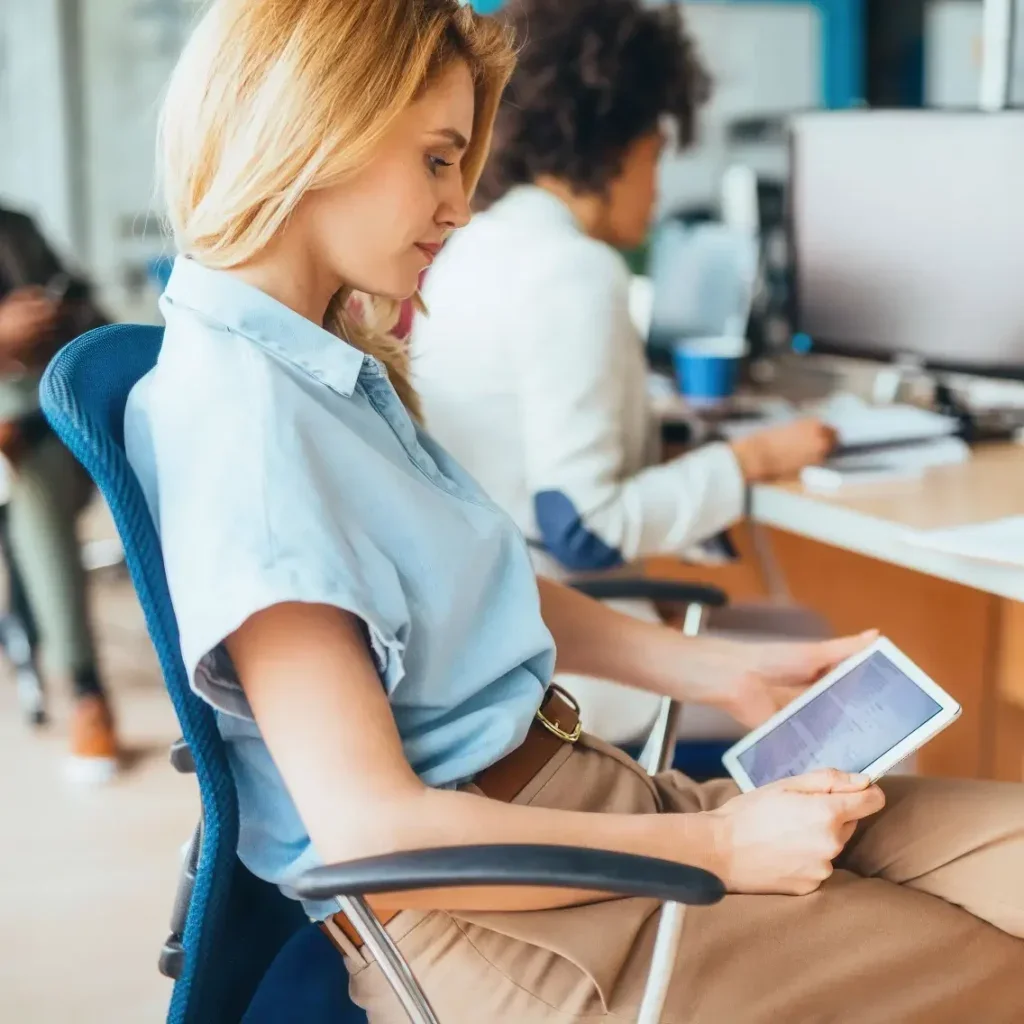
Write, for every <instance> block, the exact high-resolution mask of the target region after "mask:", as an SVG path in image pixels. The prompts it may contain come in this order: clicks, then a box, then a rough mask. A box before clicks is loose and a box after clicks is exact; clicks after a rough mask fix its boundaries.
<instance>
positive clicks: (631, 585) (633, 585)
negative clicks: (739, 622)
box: [569, 575, 729, 608]
mask: <svg viewBox="0 0 1024 1024" xmlns="http://www.w3.org/2000/svg"><path fill="white" fill-rule="evenodd" d="M569 586H570V587H572V588H573V589H574V590H578V591H579V592H580V593H581V594H586V595H587V597H593V598H595V599H596V600H598V601H613V600H616V599H619V600H639V599H644V600H647V601H675V602H678V603H679V604H702V605H706V606H707V607H708V608H722V607H724V606H725V605H727V604H728V603H729V598H728V597H727V596H726V594H725V592H724V591H722V590H719V589H718V587H712V586H709V585H708V584H706V583H685V582H679V583H676V582H673V581H672V580H653V579H645V578H644V577H642V576H615V575H608V576H595V577H594V578H593V579H580V580H570V581H569Z"/></svg>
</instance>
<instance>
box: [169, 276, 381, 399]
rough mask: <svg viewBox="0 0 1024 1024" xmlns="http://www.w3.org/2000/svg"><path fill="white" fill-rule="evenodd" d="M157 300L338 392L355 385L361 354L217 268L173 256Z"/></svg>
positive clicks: (344, 393) (344, 391) (347, 389)
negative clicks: (224, 330) (232, 334)
mask: <svg viewBox="0 0 1024 1024" xmlns="http://www.w3.org/2000/svg"><path fill="white" fill-rule="evenodd" d="M161 302H169V303H170V304H171V305H172V306H183V307H186V308H188V309H191V310H192V311H194V312H196V313H198V314H200V315H201V316H203V317H205V318H207V319H208V320H213V321H215V322H216V323H219V324H220V325H221V326H223V327H226V328H227V329H228V330H231V331H235V332H237V333H238V334H241V335H244V336H245V337H246V338H248V339H249V340H250V341H254V342H255V343H256V344H258V345H260V346H261V347H263V348H265V349H267V350H268V351H270V352H272V353H274V354H275V355H277V356H280V357H281V358H282V359H285V360H286V361H288V362H289V363H292V364H293V365H295V366H297V367H298V368H299V369H301V370H304V371H305V372H306V373H308V374H311V375H312V376H313V377H315V378H316V379H317V380H319V381H320V382H321V383H323V384H326V385H327V386H328V387H329V388H331V389H332V390H333V391H337V392H338V393H339V394H343V395H345V396H349V395H351V394H352V392H353V391H354V390H355V386H356V381H357V380H358V378H359V371H360V370H361V369H362V366H363V362H364V360H365V358H366V357H365V355H364V353H362V352H360V351H359V349H357V348H355V347H354V346H352V345H350V344H349V343H348V342H347V341H344V340H342V339H341V338H339V337H338V336H337V335H335V334H331V333H330V331H326V330H324V328H323V327H319V326H318V325H317V324H315V323H313V321H312V320H307V319H306V318H305V317H304V316H302V315H301V314H299V313H296V312H295V310H293V309H289V308H288V307H287V306H286V305H284V303H281V302H278V301H277V299H273V298H271V297H270V296H269V295H267V293H266V292H261V291H260V290H259V289H258V288H255V287H253V286H252V285H250V284H246V283H245V282H244V281H240V280H239V279H238V278H237V277H234V276H233V275H231V274H228V273H225V272H224V271H223V270H212V269H211V268H209V267H204V266H203V265H202V264H201V263H198V262H196V261H195V260H193V259H189V258H187V257H184V256H179V257H177V259H175V261H174V269H173V270H172V271H171V277H170V280H169V281H168V282H167V288H166V290H165V291H164V295H163V298H162V299H161Z"/></svg>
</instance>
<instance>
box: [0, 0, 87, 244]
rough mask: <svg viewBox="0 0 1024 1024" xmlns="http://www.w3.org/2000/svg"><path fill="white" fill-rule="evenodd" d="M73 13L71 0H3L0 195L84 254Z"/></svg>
mask: <svg viewBox="0 0 1024 1024" xmlns="http://www.w3.org/2000/svg"><path fill="white" fill-rule="evenodd" d="M73 13H74V9H73V6H72V5H71V4H69V3H67V2H66V0H0V201H3V202H5V203H7V204H8V205H11V206H15V207H17V208H19V209H23V210H25V211H26V212H27V213H31V214H32V215H33V216H35V217H37V218H38V219H39V221H40V222H41V223H42V224H43V226H44V227H45V229H46V231H47V233H48V234H49V236H50V237H51V238H52V239H53V242H54V244H55V245H57V247H58V248H60V249H61V250H63V251H64V252H65V253H71V252H77V253H78V254H81V248H82V244H83V242H84V237H83V236H84V225H83V224H82V222H81V219H80V213H79V211H78V210H76V208H75V205H76V204H75V194H76V192H75V185H74V181H73V174H72V166H73V163H74V159H73V157H74V154H73V147H74V143H75V135H74V133H73V131H72V126H71V120H72V114H71V109H70V103H71V102H72V96H73V85H72V83H71V82H70V81H69V77H68V71H69V67H70V65H69V61H68V58H67V53H66V48H67V42H68V27H69V20H70V19H71V18H72V16H73Z"/></svg>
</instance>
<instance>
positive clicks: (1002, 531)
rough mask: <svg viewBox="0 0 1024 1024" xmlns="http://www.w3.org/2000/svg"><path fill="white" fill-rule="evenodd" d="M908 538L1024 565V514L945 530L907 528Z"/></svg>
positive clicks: (971, 555)
mask: <svg viewBox="0 0 1024 1024" xmlns="http://www.w3.org/2000/svg"><path fill="white" fill-rule="evenodd" d="M906 539H907V542H908V543H910V544H916V545H917V546H919V547H925V548H929V549H931V550H932V551H941V552H944V553H946V554H950V555H959V556H961V557H963V558H971V559H974V560H976V561H982V562H999V563H1001V564H1003V565H1014V566H1021V567H1024V516H1010V517H1008V518H1006V519H994V520H992V521H991V522H988V523H973V524H971V525H970V526H956V527H952V528H950V529H945V530H913V531H908V534H907V538H906Z"/></svg>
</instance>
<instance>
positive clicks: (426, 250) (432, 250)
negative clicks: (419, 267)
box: [416, 242, 441, 263]
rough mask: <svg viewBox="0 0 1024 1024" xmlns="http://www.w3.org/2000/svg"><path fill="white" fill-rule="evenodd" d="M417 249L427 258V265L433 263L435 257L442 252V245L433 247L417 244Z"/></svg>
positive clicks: (423, 243)
mask: <svg viewBox="0 0 1024 1024" xmlns="http://www.w3.org/2000/svg"><path fill="white" fill-rule="evenodd" d="M416 248H417V249H419V251H420V252H421V253H423V255H424V256H426V257H427V263H433V262H434V257H435V256H436V255H437V254H438V253H439V252H440V251H441V246H440V245H431V244H429V243H427V242H417V243H416Z"/></svg>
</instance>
